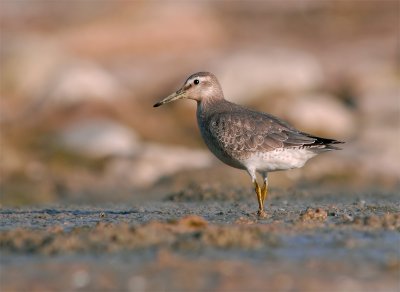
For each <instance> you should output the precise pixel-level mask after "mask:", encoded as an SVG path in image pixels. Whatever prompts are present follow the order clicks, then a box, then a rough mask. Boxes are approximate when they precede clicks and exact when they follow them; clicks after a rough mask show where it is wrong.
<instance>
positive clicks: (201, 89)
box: [154, 72, 224, 107]
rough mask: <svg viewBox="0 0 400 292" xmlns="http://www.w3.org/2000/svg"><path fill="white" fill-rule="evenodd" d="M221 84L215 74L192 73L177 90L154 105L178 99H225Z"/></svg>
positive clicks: (202, 100) (199, 100)
mask: <svg viewBox="0 0 400 292" xmlns="http://www.w3.org/2000/svg"><path fill="white" fill-rule="evenodd" d="M223 98H224V95H223V93H222V89H221V85H219V82H218V80H217V77H215V76H214V74H212V73H209V72H199V73H195V74H193V75H191V76H190V77H189V78H188V79H187V80H186V81H185V83H184V84H183V86H182V87H181V88H180V89H179V90H178V91H176V92H174V93H172V94H171V95H169V96H167V97H166V98H164V99H163V100H161V101H159V102H157V103H156V104H155V105H154V107H159V106H160V105H163V104H165V103H169V102H172V101H175V100H178V99H193V100H196V101H197V102H204V101H207V100H210V99H223Z"/></svg>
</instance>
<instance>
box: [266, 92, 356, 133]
mask: <svg viewBox="0 0 400 292" xmlns="http://www.w3.org/2000/svg"><path fill="white" fill-rule="evenodd" d="M274 103H275V110H276V112H277V113H279V116H280V117H282V118H285V119H286V120H288V121H289V122H291V123H292V124H293V125H295V126H296V128H298V129H300V130H302V131H305V132H309V133H311V134H314V135H330V136H331V137H333V138H336V139H343V138H349V137H351V136H352V135H353V134H354V133H355V130H356V117H355V116H354V114H353V112H352V111H351V110H350V109H349V108H348V107H346V106H345V105H344V104H343V103H341V102H340V101H339V100H337V99H336V98H335V97H334V96H331V95H328V94H308V95H303V96H296V97H293V98H281V99H278V100H276V101H275V102H274Z"/></svg>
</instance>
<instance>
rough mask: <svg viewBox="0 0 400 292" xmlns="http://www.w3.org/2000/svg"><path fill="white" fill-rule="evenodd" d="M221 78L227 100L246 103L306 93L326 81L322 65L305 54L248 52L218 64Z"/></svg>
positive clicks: (235, 54) (216, 71) (236, 54)
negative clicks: (264, 97) (275, 94)
mask: <svg viewBox="0 0 400 292" xmlns="http://www.w3.org/2000/svg"><path fill="white" fill-rule="evenodd" d="M213 71H214V72H215V74H216V75H217V76H218V79H219V81H220V82H221V85H222V87H223V90H224V93H225V96H226V98H227V99H229V100H231V101H234V102H239V103H240V102H242V103H244V102H246V101H249V100H250V99H252V98H256V97H259V96H260V95H263V94H266V93H271V92H272V93H273V92H289V93H292V92H304V91H308V90H310V89H315V88H317V87H318V86H320V85H321V83H322V81H323V72H322V69H321V67H320V64H319V63H318V61H317V60H316V59H315V58H314V57H313V56H312V55H309V54H307V53H304V52H302V51H296V50H284V49H270V50H263V51H262V52H252V50H249V49H246V50H244V51H243V52H240V53H234V54H232V55H229V56H228V57H226V58H225V59H223V60H222V61H221V62H219V63H217V64H216V65H215V66H214V68H213Z"/></svg>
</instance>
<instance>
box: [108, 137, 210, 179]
mask: <svg viewBox="0 0 400 292" xmlns="http://www.w3.org/2000/svg"><path fill="white" fill-rule="evenodd" d="M212 161H213V158H212V157H211V154H210V153H209V152H208V151H205V150H192V149H188V148H184V147H172V146H164V145H158V144H144V145H143V146H142V148H141V149H140V151H139V152H138V153H137V155H136V156H135V157H134V158H132V159H123V158H116V159H113V160H112V161H111V162H110V163H109V164H108V166H107V169H106V175H105V176H106V177H107V179H110V180H112V181H114V183H121V184H123V185H134V186H137V187H146V186H149V185H151V184H152V183H154V182H155V181H157V180H158V179H160V178H161V177H164V176H168V175H172V174H174V173H176V172H178V171H182V170H185V169H199V168H205V167H208V166H210V165H211V164H212Z"/></svg>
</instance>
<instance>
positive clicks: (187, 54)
mask: <svg viewBox="0 0 400 292" xmlns="http://www.w3.org/2000/svg"><path fill="white" fill-rule="evenodd" d="M0 5H1V6H0V23H1V43H0V45H1V47H0V49H1V50H0V58H1V66H0V70H1V74H0V81H1V89H0V90H1V91H0V92H1V100H0V102H1V103H0V127H1V128H0V143H1V149H0V150H1V152H0V168H1V176H0V183H1V205H2V206H10V205H11V206H13V205H27V204H42V203H69V202H73V203H77V202H110V201H118V202H121V201H124V200H125V201H132V200H136V199H138V200H139V199H148V198H151V197H152V196H153V197H157V196H159V195H160V194H162V195H163V196H164V195H165V194H166V193H168V192H171V191H174V190H179V189H181V188H184V187H186V186H188V185H191V184H194V183H197V184H202V183H204V184H210V185H214V184H215V185H218V184H219V185H221V184H224V185H225V184H226V185H229V186H237V185H241V186H245V187H248V188H249V193H250V192H252V191H251V190H250V188H251V184H250V179H249V178H248V175H247V174H246V173H245V172H243V171H239V170H235V169H232V168H229V167H227V166H225V165H223V164H222V163H221V162H219V161H217V159H216V158H214V157H213V156H212V155H211V154H210V153H209V151H208V150H207V149H206V148H205V145H204V144H203V142H202V140H201V137H200V134H199V132H198V129H197V124H196V117H195V107H196V104H195V103H194V102H191V101H182V102H178V103H174V104H169V105H167V106H165V107H161V108H157V109H154V108H153V107H152V105H153V104H154V103H155V102H156V101H158V100H160V99H161V98H163V97H165V96H167V95H169V94H170V93H172V92H173V91H175V90H177V89H178V88H179V87H180V86H181V85H182V84H183V82H184V81H185V79H186V78H187V77H188V76H189V75H190V74H192V73H195V72H198V71H210V72H213V73H214V74H215V75H216V76H217V77H218V78H219V80H220V83H221V85H222V87H223V90H224V93H225V97H226V98H227V99H228V100H231V101H233V102H236V103H240V104H242V105H246V106H248V107H251V108H254V109H257V110H262V111H267V112H269V113H272V114H274V115H277V116H279V117H281V118H283V119H285V120H287V121H288V122H290V123H292V124H293V125H294V126H296V127H297V128H299V129H301V130H303V131H306V132H310V133H312V134H315V135H321V136H325V137H330V138H335V139H339V140H343V141H346V144H344V146H343V148H344V149H343V150H342V151H338V152H334V153H329V154H325V155H322V156H321V157H318V158H315V159H314V160H313V161H311V162H309V163H308V164H307V165H306V167H305V168H303V169H301V170H292V171H287V172H281V173H273V174H272V175H271V178H270V184H271V185H272V187H273V188H274V187H275V188H296V187H299V186H302V185H306V184H312V185H313V186H319V185H321V186H324V187H325V186H328V187H340V188H362V189H371V188H374V189H375V188H380V189H398V188H399V185H400V184H399V178H400V167H399V160H400V159H399V158H400V97H399V76H400V75H399V74H400V70H399V65H400V50H399V47H400V45H399V44H400V42H399V35H400V34H399V2H398V1H316V0H315V1H267V2H261V1H256V2H247V1H246V2H239V1H232V2H231V1H229V2H225V1H220V2H211V1H210V2H209V1H191V2H186V1H169V2H164V1H163V2H160V1H23V0H20V1H12V0H10V1H8V0H1V2H0Z"/></svg>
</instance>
